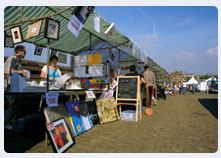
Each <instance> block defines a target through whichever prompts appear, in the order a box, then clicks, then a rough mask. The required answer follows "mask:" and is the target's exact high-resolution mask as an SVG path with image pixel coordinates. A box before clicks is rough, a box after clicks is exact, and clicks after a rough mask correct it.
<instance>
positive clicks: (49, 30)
mask: <svg viewBox="0 0 221 158" xmlns="http://www.w3.org/2000/svg"><path fill="white" fill-rule="evenodd" d="M59 29H60V22H59V21H57V20H54V19H51V18H47V19H46V21H45V32H44V37H45V38H49V39H55V40H58V38H59Z"/></svg>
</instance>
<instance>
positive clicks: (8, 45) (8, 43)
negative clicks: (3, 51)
mask: <svg viewBox="0 0 221 158" xmlns="http://www.w3.org/2000/svg"><path fill="white" fill-rule="evenodd" d="M4 46H5V47H6V48H14V43H13V41H12V37H11V36H7V35H6V34H5V41H4Z"/></svg>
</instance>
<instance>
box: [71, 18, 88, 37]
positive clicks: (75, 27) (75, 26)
mask: <svg viewBox="0 0 221 158" xmlns="http://www.w3.org/2000/svg"><path fill="white" fill-rule="evenodd" d="M83 26H84V25H83V24H82V23H81V22H80V21H79V20H78V18H77V17H76V16H75V15H73V16H72V17H71V19H70V21H69V23H68V29H69V30H70V31H71V32H72V33H73V34H74V35H75V37H78V34H79V32H80V31H81V29H82V28H83Z"/></svg>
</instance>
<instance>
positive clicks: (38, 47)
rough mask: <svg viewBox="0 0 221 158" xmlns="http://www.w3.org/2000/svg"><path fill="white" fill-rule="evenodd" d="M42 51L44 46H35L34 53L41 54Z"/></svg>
mask: <svg viewBox="0 0 221 158" xmlns="http://www.w3.org/2000/svg"><path fill="white" fill-rule="evenodd" d="M42 51H43V47H42V46H36V47H35V52H34V55H38V56H41V54H42Z"/></svg>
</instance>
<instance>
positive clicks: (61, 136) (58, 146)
mask: <svg viewBox="0 0 221 158" xmlns="http://www.w3.org/2000/svg"><path fill="white" fill-rule="evenodd" d="M46 126H47V131H48V135H49V138H50V142H51V145H52V148H53V150H54V152H58V153H62V152H64V151H65V150H67V149H68V148H69V147H70V146H72V145H73V144H74V141H73V140H72V138H71V135H70V132H69V130H68V128H67V125H66V123H65V120H64V118H60V119H58V120H56V121H53V122H52V123H48V124H47V125H46Z"/></svg>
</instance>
